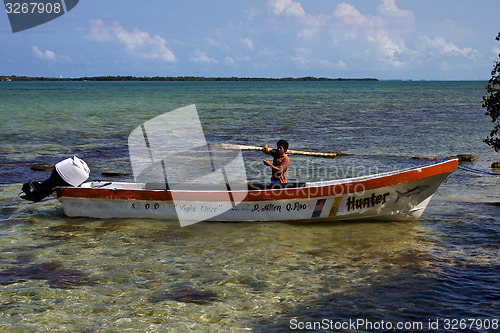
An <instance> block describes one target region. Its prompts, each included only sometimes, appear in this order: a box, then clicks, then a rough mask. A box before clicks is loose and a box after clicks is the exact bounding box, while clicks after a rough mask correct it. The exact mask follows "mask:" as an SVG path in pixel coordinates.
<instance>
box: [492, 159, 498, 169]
mask: <svg viewBox="0 0 500 333" xmlns="http://www.w3.org/2000/svg"><path fill="white" fill-rule="evenodd" d="M491 168H492V169H500V161H498V162H495V163H493V164H492V165H491Z"/></svg>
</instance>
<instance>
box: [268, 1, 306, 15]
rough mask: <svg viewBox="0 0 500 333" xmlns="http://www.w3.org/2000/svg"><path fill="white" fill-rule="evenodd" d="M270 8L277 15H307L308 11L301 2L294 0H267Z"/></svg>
mask: <svg viewBox="0 0 500 333" xmlns="http://www.w3.org/2000/svg"><path fill="white" fill-rule="evenodd" d="M267 5H268V7H269V10H270V11H271V13H273V14H275V15H284V16H305V15H306V12H305V11H304V9H303V8H302V5H301V4H300V2H295V1H292V0H269V1H268V2H267Z"/></svg>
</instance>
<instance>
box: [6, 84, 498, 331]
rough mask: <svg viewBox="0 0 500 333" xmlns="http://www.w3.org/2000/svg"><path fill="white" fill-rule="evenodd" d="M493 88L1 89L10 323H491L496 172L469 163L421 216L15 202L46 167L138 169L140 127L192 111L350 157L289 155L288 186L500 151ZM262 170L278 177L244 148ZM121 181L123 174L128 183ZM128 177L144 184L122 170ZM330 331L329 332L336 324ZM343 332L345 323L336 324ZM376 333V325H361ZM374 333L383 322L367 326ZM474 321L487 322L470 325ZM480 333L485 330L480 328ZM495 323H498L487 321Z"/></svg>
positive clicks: (118, 326) (40, 327)
mask: <svg viewBox="0 0 500 333" xmlns="http://www.w3.org/2000/svg"><path fill="white" fill-rule="evenodd" d="M484 86H485V82H172V83H158V82H108V83H105V82H29V83H19V82H9V83H7V82H2V83H1V84H0V140H1V142H2V146H1V147H0V163H1V164H2V166H3V168H2V170H1V171H0V184H1V185H0V200H1V208H0V248H1V254H0V290H1V292H0V310H1V311H0V328H1V329H2V331H9V332H30V331H32V332H37V331H48V330H51V331H61V332H63V331H74V332H79V331H81V332H86V331H100V332H122V331H132V332H133V331H136V332H144V331H151V332H165V331H170V330H176V331H187V330H197V331H207V332H209V331H210V332H212V331H221V332H222V331H243V330H250V331H256V332H274V331H277V332H280V331H283V332H286V331H289V330H290V329H291V323H294V322H308V321H309V322H320V321H322V320H323V319H328V320H332V321H335V322H343V321H348V320H349V319H352V320H356V319H366V320H371V321H373V322H377V321H378V322H379V321H381V320H384V321H386V322H388V321H390V322H392V323H396V322H422V323H424V324H426V325H427V324H428V322H429V320H431V319H432V320H436V319H440V323H441V327H440V328H441V329H442V330H444V320H445V319H447V318H448V319H453V318H458V319H464V318H481V319H489V320H494V319H495V318H497V319H498V318H499V317H498V313H499V312H500V311H499V308H500V282H499V280H498V276H499V273H500V261H499V258H498V252H499V244H500V242H499V240H500V226H499V222H498V216H499V215H500V214H499V213H500V207H499V206H498V205H497V204H495V203H497V202H500V198H499V194H498V193H499V192H498V184H499V180H500V178H499V177H498V176H486V175H480V174H472V173H467V172H465V171H463V170H458V171H457V172H455V173H454V174H453V175H452V176H450V177H449V178H448V180H447V182H445V183H444V184H443V185H442V186H441V187H440V188H439V190H438V192H437V193H436V195H435V196H434V198H433V200H432V201H431V203H430V204H429V206H428V208H427V210H426V212H425V213H424V215H423V216H422V218H421V220H420V221H418V222H411V223H399V222H392V223H378V222H355V223H331V224H317V225H302V224H290V223H272V224H271V223H199V224H196V225H192V226H190V227H185V228H181V227H179V226H178V223H176V222H175V221H150V220H124V219H116V220H95V219H84V218H68V217H65V216H64V214H63V212H62V207H61V205H60V204H59V202H58V201H57V200H49V201H44V202H40V203H36V204H31V203H28V202H25V201H22V200H20V199H19V197H18V193H19V192H20V187H21V184H22V183H23V182H24V181H26V180H27V179H28V178H32V179H35V180H42V179H45V178H46V177H47V176H48V173H47V172H35V171H33V170H31V169H30V168H29V167H30V166H31V165H33V164H38V163H48V164H53V163H56V162H58V161H59V160H61V159H63V158H66V157H68V156H71V155H77V156H79V157H81V158H83V159H84V160H85V161H86V162H87V163H88V164H89V166H90V167H91V169H92V174H91V178H92V179H103V178H106V177H104V176H102V174H101V173H102V172H103V171H118V172H122V173H126V174H131V170H130V165H129V161H128V150H127V137H128V134H129V133H130V132H131V131H132V130H133V129H134V128H136V127H137V126H139V125H140V124H141V123H143V122H144V121H147V120H148V119H150V118H152V117H155V116H157V115H160V114H162V113H163V112H166V111H170V110H173V109H175V108H178V107H182V106H185V105H189V104H193V103H195V104H196V105H197V108H198V112H199V115H200V119H201V121H202V124H203V128H204V131H205V135H206V137H207V140H208V141H210V142H229V143H241V144H248V145H261V144H263V143H268V144H270V145H274V143H275V141H277V139H279V138H286V139H288V140H289V142H290V145H291V146H290V148H291V149H298V150H309V151H320V152H328V151H342V152H346V153H349V154H350V156H346V157H338V158H335V159H320V158H310V157H309V158H308V157H302V156H300V157H299V156H291V159H292V167H291V168H290V170H289V178H296V179H298V180H320V179H330V178H343V177H348V176H352V175H362V174H367V173H374V172H380V171H387V170H394V169H398V168H402V167H407V166H412V165H419V164H425V163H429V162H428V161H425V160H415V159H412V158H411V157H413V156H421V157H438V158H444V157H446V156H450V155H455V154H458V153H475V154H477V155H478V161H477V162H475V163H472V164H467V165H468V166H470V167H473V168H477V169H481V170H487V171H491V170H490V169H489V165H490V164H491V163H492V162H494V161H496V160H500V156H499V155H498V154H496V153H494V151H493V150H492V149H490V148H488V147H487V146H486V145H484V144H483V143H482V142H481V139H482V138H483V137H484V136H486V134H487V133H488V131H489V129H490V127H491V124H490V123H489V121H488V119H487V117H486V116H483V113H484V110H482V108H481V97H482V95H484V94H485V89H484ZM244 158H245V164H246V167H247V173H248V177H249V178H250V179H253V180H262V181H265V180H267V179H268V177H269V174H267V173H266V171H268V170H266V169H264V168H263V166H262V158H263V156H261V154H259V153H257V152H252V151H248V152H244ZM114 179H116V178H114ZM119 179H120V180H131V179H132V176H131V175H129V176H125V177H123V178H119ZM327 331H328V329H327ZM331 331H335V330H331ZM361 331H362V329H361ZM365 331H370V330H368V329H365ZM473 331H474V330H473ZM475 331H487V330H485V329H476V330H475ZM490 331H491V330H490Z"/></svg>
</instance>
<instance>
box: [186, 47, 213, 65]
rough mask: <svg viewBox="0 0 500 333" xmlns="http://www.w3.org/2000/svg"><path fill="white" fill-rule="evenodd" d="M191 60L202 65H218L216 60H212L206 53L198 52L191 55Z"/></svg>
mask: <svg viewBox="0 0 500 333" xmlns="http://www.w3.org/2000/svg"><path fill="white" fill-rule="evenodd" d="M190 59H191V61H192V62H196V63H202V64H217V63H218V61H217V59H215V58H210V57H209V56H208V55H207V53H206V52H201V51H200V50H196V51H195V52H194V53H192V54H191V56H190Z"/></svg>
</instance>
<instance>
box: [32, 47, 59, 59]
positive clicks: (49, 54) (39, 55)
mask: <svg viewBox="0 0 500 333" xmlns="http://www.w3.org/2000/svg"><path fill="white" fill-rule="evenodd" d="M31 49H32V50H33V53H34V54H35V56H36V57H37V58H40V59H44V60H50V61H56V54H55V53H54V52H52V51H50V50H45V51H44V52H42V51H40V49H39V48H38V46H32V47H31Z"/></svg>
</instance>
